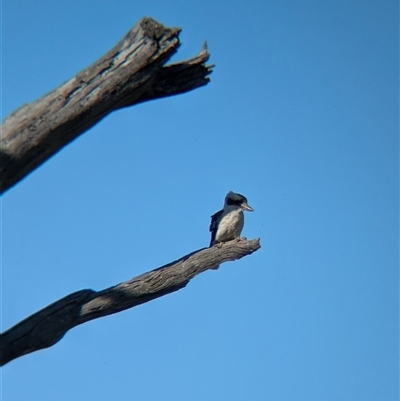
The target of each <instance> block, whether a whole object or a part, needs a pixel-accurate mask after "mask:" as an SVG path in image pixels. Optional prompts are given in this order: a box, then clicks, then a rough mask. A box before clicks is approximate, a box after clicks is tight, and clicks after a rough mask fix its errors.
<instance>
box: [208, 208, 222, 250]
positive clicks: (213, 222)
mask: <svg viewBox="0 0 400 401" xmlns="http://www.w3.org/2000/svg"><path fill="white" fill-rule="evenodd" d="M223 212H224V211H223V210H220V211H219V212H217V213H214V214H213V215H212V216H211V223H210V232H211V241H210V246H213V245H214V241H215V235H216V234H217V229H218V221H219V219H220V218H221V215H222V213H223Z"/></svg>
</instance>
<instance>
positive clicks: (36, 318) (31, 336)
mask: <svg viewBox="0 0 400 401" xmlns="http://www.w3.org/2000/svg"><path fill="white" fill-rule="evenodd" d="M260 247H261V245H260V241H259V239H254V240H249V241H248V240H247V239H246V238H241V239H240V240H233V241H230V242H226V243H224V244H222V246H221V247H219V246H218V245H216V246H213V247H211V248H203V249H200V250H198V251H195V252H192V253H190V254H188V255H186V256H183V257H182V258H180V259H179V260H176V261H175V262H172V263H169V264H167V265H165V266H162V267H160V268H158V269H155V270H152V271H150V272H147V273H144V274H142V275H140V276H137V277H135V278H132V279H131V280H128V281H126V282H124V283H121V284H118V285H115V286H113V287H110V288H106V289H105V290H102V291H94V290H82V291H77V292H74V293H73V294H70V295H68V296H66V297H65V298H62V299H60V300H59V301H56V302H54V303H53V304H51V305H49V306H47V307H46V308H44V309H42V310H40V311H39V312H37V313H35V314H33V315H31V316H29V317H28V318H26V319H25V320H23V321H22V322H20V323H18V324H16V325H15V326H13V327H11V328H10V329H9V330H7V331H5V332H4V333H3V334H1V335H0V366H3V365H5V364H6V363H8V362H10V361H12V360H13V359H15V358H18V357H20V356H22V355H25V354H29V353H31V352H34V351H37V350H39V349H42V348H47V347H50V346H52V345H54V344H55V343H57V342H58V341H59V340H60V339H61V338H62V337H63V336H64V334H65V333H66V332H67V331H68V330H70V329H72V328H73V327H75V326H78V325H80V324H82V323H85V322H88V321H90V320H93V319H97V318H99V317H103V316H107V315H110V314H113V313H117V312H121V311H123V310H125V309H128V308H132V307H134V306H136V305H140V304H143V303H145V302H148V301H151V300H153V299H155V298H158V297H161V296H163V295H166V294H170V293H172V292H174V291H177V290H180V289H181V288H184V287H185V286H186V285H187V284H188V283H189V281H190V280H191V279H192V278H193V277H195V276H196V275H198V274H200V273H202V272H204V271H206V270H209V269H217V268H218V267H219V265H220V264H221V263H224V262H227V261H230V260H237V259H240V258H242V257H244V256H247V255H250V254H252V253H253V252H255V251H257V250H258V249H260Z"/></svg>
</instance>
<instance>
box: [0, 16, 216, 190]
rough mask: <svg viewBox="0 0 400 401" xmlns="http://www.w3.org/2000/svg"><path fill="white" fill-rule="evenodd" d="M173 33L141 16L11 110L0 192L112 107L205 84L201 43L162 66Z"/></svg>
mask: <svg viewBox="0 0 400 401" xmlns="http://www.w3.org/2000/svg"><path fill="white" fill-rule="evenodd" d="M179 33H180V29H179V28H166V27H164V26H163V25H161V24H160V23H158V22H156V21H154V20H153V19H151V18H143V19H142V20H141V21H139V23H138V24H137V25H136V26H134V27H133V28H132V29H131V30H130V31H129V32H128V33H127V34H126V35H125V36H124V37H123V38H122V40H121V41H120V42H119V43H118V44H117V45H116V46H115V47H114V48H113V49H112V50H110V51H109V52H108V53H107V54H106V55H104V56H103V57H102V58H101V59H99V60H98V61H97V62H95V63H94V64H93V65H91V66H90V67H88V68H86V69H85V70H83V71H82V72H81V73H79V74H78V75H76V76H75V77H74V78H72V79H71V80H69V81H68V82H66V83H64V84H63V85H61V86H60V87H58V88H57V89H55V90H53V91H51V92H50V93H48V94H47V95H45V96H43V97H42V98H40V99H38V100H36V101H34V102H33V103H30V104H27V105H24V106H22V107H21V108H20V109H18V110H16V111H15V112H13V113H12V114H11V115H10V116H9V117H8V118H7V119H6V120H5V121H4V124H3V126H2V127H0V129H1V132H2V135H1V140H0V193H3V192H4V191H6V190H8V189H9V188H10V187H12V186H13V185H14V184H16V183H17V182H18V181H20V180H21V179H22V178H24V177H25V176H26V175H27V174H29V173H30V172H31V171H32V170H34V169H35V168H36V167H38V166H39V165H40V164H42V163H43V162H45V161H46V160H47V159H48V158H49V157H51V156H52V155H53V154H55V153H56V152H58V151H59V150H60V149H62V148H63V147H64V146H66V145H67V144H68V143H70V142H71V141H72V140H74V139H75V138H76V137H77V136H79V135H80V134H82V133H83V132H85V131H86V130H88V129H89V128H90V127H92V126H93V125H95V124H96V123H98V122H99V121H100V120H101V119H102V118H104V117H105V116H107V115H108V114H109V113H111V112H112V111H114V110H118V109H120V108H122V107H128V106H132V105H135V104H138V103H141V102H145V101H148V100H153V99H157V98H161V97H166V96H172V95H177V94H180V93H184V92H187V91H190V90H193V89H195V88H198V87H200V86H203V85H206V84H207V83H208V82H209V78H208V75H209V74H210V73H211V72H212V66H206V65H205V62H206V61H207V60H208V58H209V54H208V52H207V49H206V46H205V45H204V46H203V48H202V50H201V51H200V53H199V54H198V55H197V56H195V57H193V58H191V59H189V60H186V61H183V62H180V63H176V64H172V65H169V66H164V64H165V63H166V62H167V61H168V60H169V59H170V58H171V56H172V55H173V54H174V53H175V52H176V51H177V49H178V47H179Z"/></svg>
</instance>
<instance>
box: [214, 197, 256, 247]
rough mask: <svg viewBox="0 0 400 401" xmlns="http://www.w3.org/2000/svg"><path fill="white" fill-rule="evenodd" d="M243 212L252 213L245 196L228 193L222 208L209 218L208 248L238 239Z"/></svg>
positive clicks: (242, 223) (241, 226)
mask: <svg viewBox="0 0 400 401" xmlns="http://www.w3.org/2000/svg"><path fill="white" fill-rule="evenodd" d="M244 210H247V211H249V212H253V211H254V209H253V208H252V207H251V206H249V205H248V203H247V198H246V197H245V196H243V195H241V194H237V193H235V192H232V191H229V192H228V193H227V195H226V196H225V202H224V208H223V209H222V210H220V211H219V212H217V213H214V214H213V215H212V216H211V223H210V232H211V242H210V247H212V246H213V245H215V244H219V243H222V242H226V241H230V240H233V239H235V238H239V237H240V233H241V232H242V229H243V225H244V215H243V211H244Z"/></svg>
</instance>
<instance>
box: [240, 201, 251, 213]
mask: <svg viewBox="0 0 400 401" xmlns="http://www.w3.org/2000/svg"><path fill="white" fill-rule="evenodd" d="M241 206H242V209H243V210H248V211H249V212H254V209H253V208H252V207H251V206H249V205H248V204H247V203H242V205H241Z"/></svg>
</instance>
